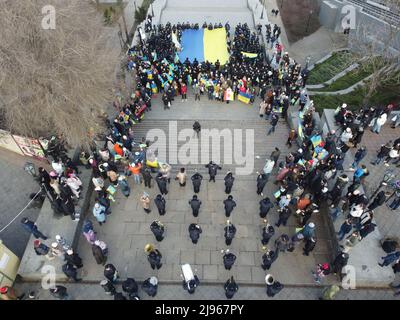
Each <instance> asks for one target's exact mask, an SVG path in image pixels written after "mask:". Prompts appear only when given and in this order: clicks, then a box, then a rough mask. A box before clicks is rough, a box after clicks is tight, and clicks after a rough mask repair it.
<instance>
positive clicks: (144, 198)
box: [140, 192, 151, 214]
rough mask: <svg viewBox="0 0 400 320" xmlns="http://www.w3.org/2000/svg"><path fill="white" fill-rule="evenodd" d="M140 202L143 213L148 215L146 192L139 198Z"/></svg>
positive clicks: (148, 201)
mask: <svg viewBox="0 0 400 320" xmlns="http://www.w3.org/2000/svg"><path fill="white" fill-rule="evenodd" d="M140 202H141V203H142V207H143V210H144V212H146V213H147V214H149V213H150V212H151V210H150V197H149V195H148V194H147V193H146V192H143V195H142V196H141V197H140Z"/></svg>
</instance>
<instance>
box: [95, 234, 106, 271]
mask: <svg viewBox="0 0 400 320" xmlns="http://www.w3.org/2000/svg"><path fill="white" fill-rule="evenodd" d="M107 251H108V249H107V245H106V244H105V243H104V242H103V241H100V240H96V241H94V243H93V244H92V254H93V257H94V259H95V260H96V262H97V264H102V265H103V266H104V264H105V263H106V261H107Z"/></svg>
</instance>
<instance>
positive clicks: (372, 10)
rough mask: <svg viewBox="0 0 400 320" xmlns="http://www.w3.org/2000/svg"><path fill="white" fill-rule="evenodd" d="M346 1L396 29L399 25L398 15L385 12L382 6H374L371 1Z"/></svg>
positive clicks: (399, 18) (399, 17)
mask: <svg viewBox="0 0 400 320" xmlns="http://www.w3.org/2000/svg"><path fill="white" fill-rule="evenodd" d="M346 1H347V2H350V3H352V4H355V5H357V6H359V7H361V8H362V10H363V11H364V12H365V13H367V14H370V15H371V16H374V17H376V18H378V19H381V20H384V21H386V22H388V23H390V24H391V25H394V26H397V27H398V26H399V25H400V14H399V13H395V12H393V11H390V10H387V9H385V8H384V6H382V5H379V4H378V3H377V4H375V3H373V2H372V1H367V0H346ZM388 9H389V8H388Z"/></svg>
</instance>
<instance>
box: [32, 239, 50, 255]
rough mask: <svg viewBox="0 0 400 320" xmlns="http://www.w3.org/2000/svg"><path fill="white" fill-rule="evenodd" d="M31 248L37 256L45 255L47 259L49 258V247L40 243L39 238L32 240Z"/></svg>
mask: <svg viewBox="0 0 400 320" xmlns="http://www.w3.org/2000/svg"><path fill="white" fill-rule="evenodd" d="M33 249H34V250H35V252H36V254H37V255H38V256H46V258H48V259H50V258H51V256H50V255H49V252H50V248H49V247H48V246H46V245H45V244H44V243H41V242H40V240H35V241H33Z"/></svg>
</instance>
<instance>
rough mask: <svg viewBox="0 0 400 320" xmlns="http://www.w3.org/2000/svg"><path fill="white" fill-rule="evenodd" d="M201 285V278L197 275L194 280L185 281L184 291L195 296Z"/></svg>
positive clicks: (183, 284)
mask: <svg viewBox="0 0 400 320" xmlns="http://www.w3.org/2000/svg"><path fill="white" fill-rule="evenodd" d="M199 284H200V280H199V277H198V276H197V275H194V279H192V280H189V281H188V282H186V281H185V280H183V283H182V286H183V289H184V290H187V292H189V293H190V294H193V293H194V292H195V290H196V288H197V287H198V285H199Z"/></svg>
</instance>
